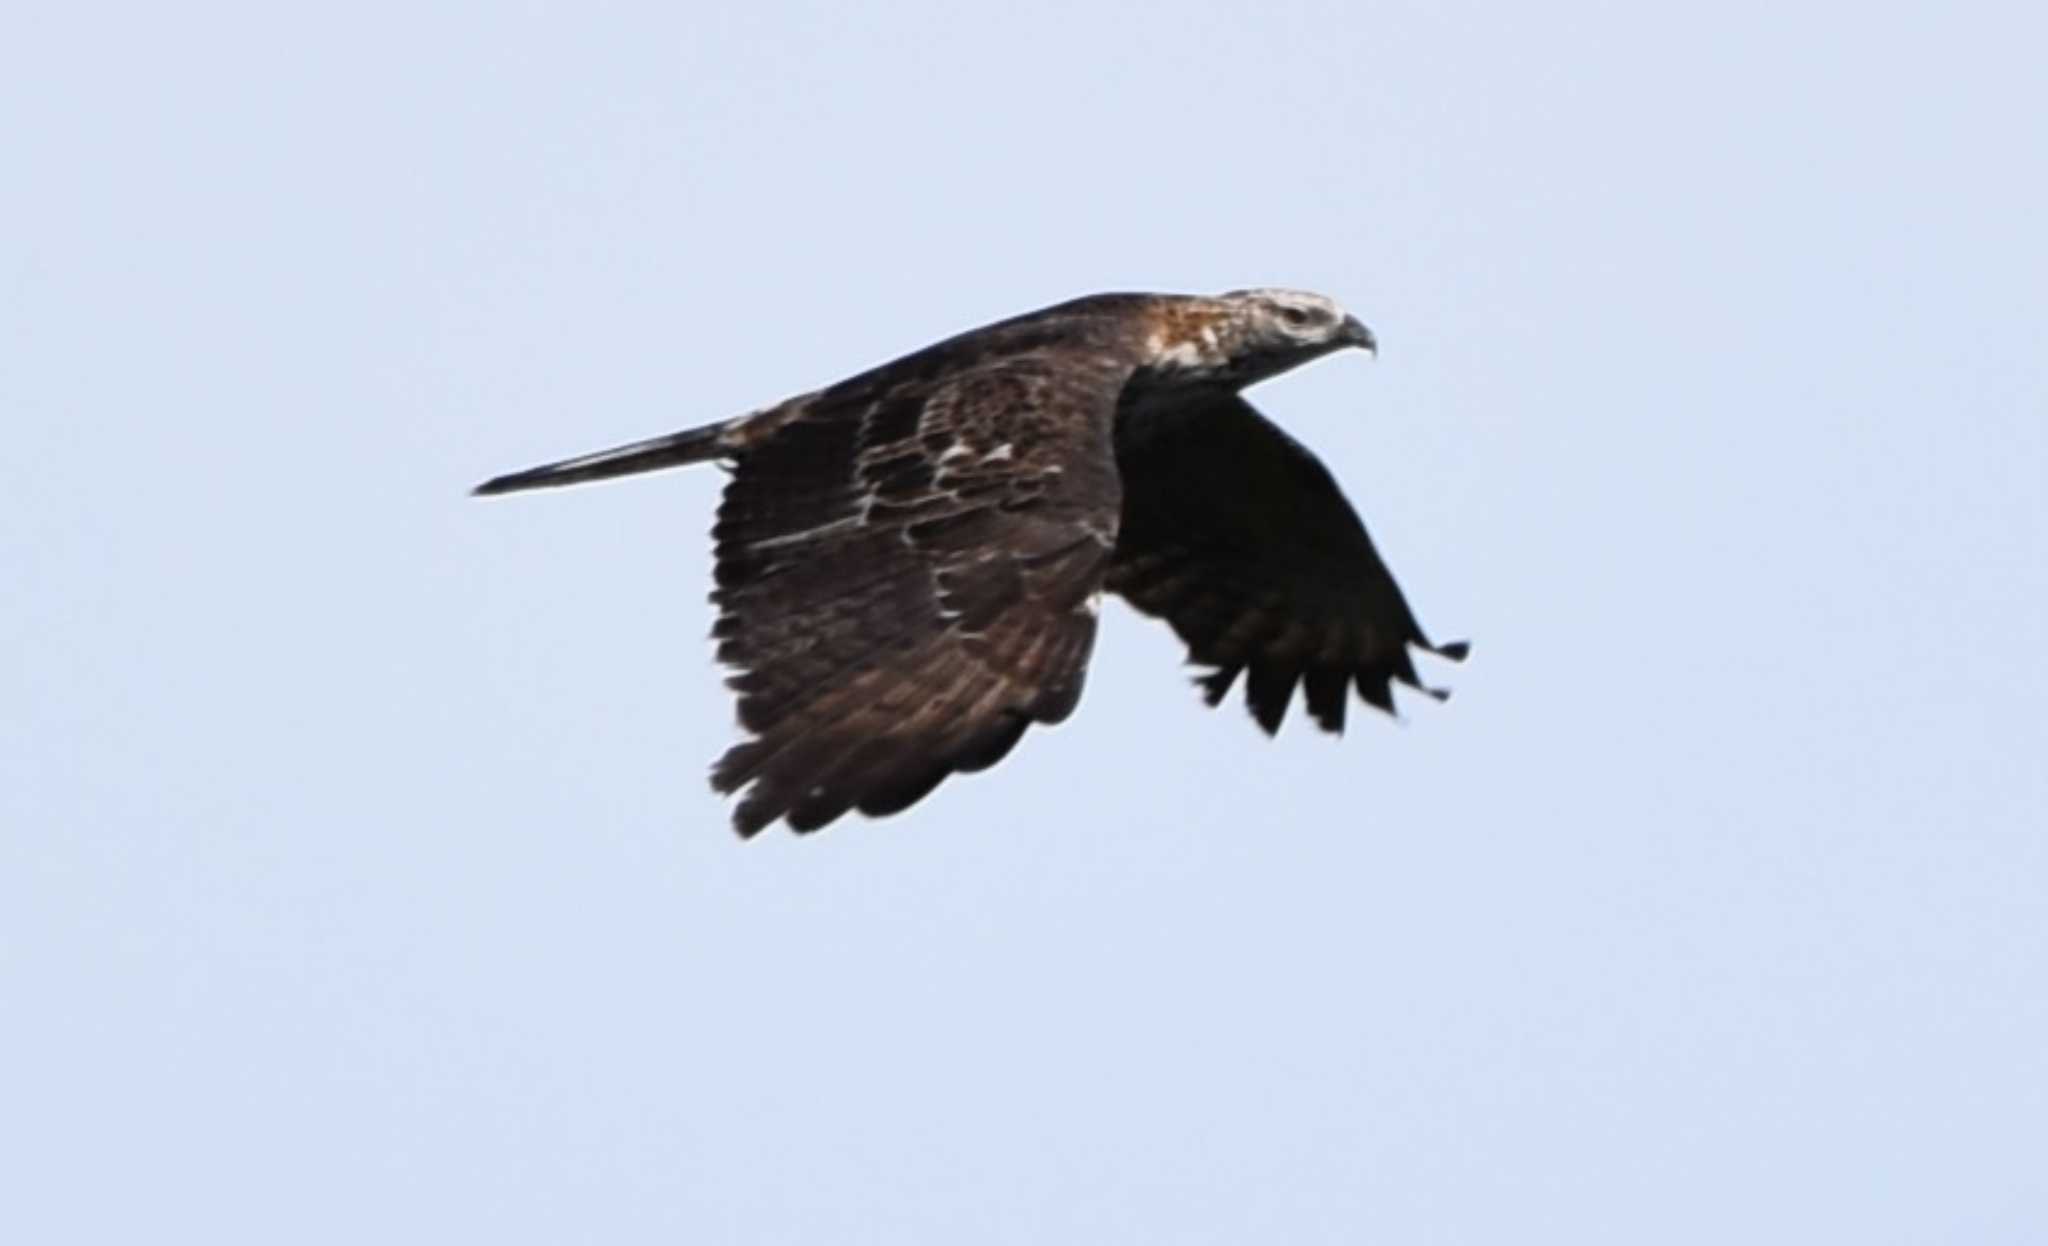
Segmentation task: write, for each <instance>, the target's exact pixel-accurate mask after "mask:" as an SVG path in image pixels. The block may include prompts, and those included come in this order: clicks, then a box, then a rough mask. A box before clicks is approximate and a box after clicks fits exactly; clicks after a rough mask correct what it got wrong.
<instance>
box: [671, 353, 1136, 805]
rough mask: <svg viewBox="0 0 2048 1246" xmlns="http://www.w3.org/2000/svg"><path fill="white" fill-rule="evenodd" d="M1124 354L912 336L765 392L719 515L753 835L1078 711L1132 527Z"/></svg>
mask: <svg viewBox="0 0 2048 1246" xmlns="http://www.w3.org/2000/svg"><path fill="white" fill-rule="evenodd" d="M1128 372H1129V368H1128V365H1124V364H1119V363H1117V362H1116V361H1115V360H1114V359H1112V358H1111V357H1109V356H1107V355H1094V354H1088V353H1079V352H1069V353H1067V354H1064V355H1059V356H1057V357H1055V356H1053V355H1050V354H1037V353H1025V354H1009V355H998V356H995V357H990V358H984V359H983V360H981V361H978V362H974V363H971V364H969V365H967V366H964V367H962V366H955V367H951V368H946V369H933V368H928V367H922V366H919V361H918V359H917V357H911V358H909V359H906V360H904V361H901V362H900V363H899V365H897V366H893V367H890V368H884V369H882V370H880V371H878V372H874V373H869V374H866V375H864V376H861V377H856V378H854V379H853V380H851V381H848V382H845V383H842V384H841V385H838V386H834V387H832V388H830V389H827V390H823V391H820V392H819V393H817V394H813V395H810V396H807V397H804V398H799V399H795V400H793V401H792V402H791V403H790V404H787V405H786V407H785V408H784V409H782V410H778V411H771V412H768V413H764V414H765V415H767V416H769V417H772V418H771V419H770V420H769V421H767V422H768V423H769V424H770V425H771V426H772V431H770V432H769V433H767V435H765V436H762V437H761V438H760V439H759V440H758V442H756V443H755V444H751V445H748V446H747V447H746V448H745V449H744V450H741V451H739V452H737V453H735V454H733V455H732V458H733V461H734V474H733V478H732V480H731V481H730V482H729V483H728V484H727V486H726V490H725V497H724V501H723V503H722V505H721V506H720V508H719V512H718V522H717V525H716V527H715V528H714V529H713V536H714V538H715V540H716V542H717V571H716V574H717V588H716V590H715V591H714V592H713V593H712V600H713V601H714V602H715V603H716V604H717V606H718V609H719V618H718V622H717V624H716V626H715V628H714V631H713V634H714V636H715V637H716V638H717V639H718V642H719V649H718V652H719V657H720V658H721V659H722V660H723V661H725V662H726V663H728V664H729V665H731V666H732V667H734V668H735V669H736V672H737V673H735V674H734V675H733V676H732V678H731V679H730V680H729V682H730V684H731V686H732V687H733V689H734V690H735V691H736V692H737V693H738V694H739V720H740V724H741V726H743V727H744V728H745V729H746V730H747V731H749V732H750V733H752V735H753V737H754V738H752V739H750V740H747V741H745V742H743V743H741V744H739V745H737V746H735V747H734V748H733V749H731V750H730V751H729V752H727V753H726V755H725V756H724V757H723V758H722V759H721V760H720V761H719V762H718V764H717V765H716V766H715V767H714V769H713V772H712V784H713V786H714V787H716V788H717V789H718V790H719V791H721V792H734V791H739V790H740V789H742V788H744V789H746V790H745V795H744V796H743V798H742V800H741V801H740V804H739V806H738V808H737V809H736V811H735V812H734V815H733V821H734V825H735V826H736V827H737V828H738V829H739V831H740V832H741V833H742V834H745V835H751V834H753V833H754V832H756V831H758V830H760V829H761V828H762V827H764V826H767V825H768V824H770V823H771V822H773V821H775V820H776V819H777V818H783V819H785V820H786V821H787V822H788V824H789V825H790V827H791V828H792V829H795V830H798V831H808V830H813V829H816V828H818V827H821V826H824V825H825V824H827V823H829V822H831V821H833V820H834V819H836V818H838V817H839V816H841V815H842V814H844V813H845V812H847V810H849V809H858V810H860V811H861V812H863V813H866V814H884V813H893V812H896V811H898V810H901V809H903V808H905V807H907V806H909V805H910V804H912V803H913V802H915V801H917V800H918V799H919V798H921V797H922V796H924V795H925V794H926V793H927V792H929V791H931V790H932V788H934V787H936V786H937V785H938V784H939V783H940V782H941V781H942V780H944V779H945V778H946V776H947V775H949V774H952V773H954V772H956V771H972V770H979V769H982V768H984V767H987V766H990V765H993V764H994V763H995V762H997V761H998V760H1000V759H1001V758H1002V757H1003V756H1004V755H1005V754H1006V753H1008V752H1009V750H1010V749H1011V747H1012V746H1014V745H1015V744H1016V742H1017V740H1018V738H1019V737H1020V736H1022V735H1023V733H1024V730H1025V728H1026V727H1028V726H1029V725H1030V724H1031V723H1033V722H1040V723H1056V722H1059V721H1061V720H1062V719H1064V718H1066V717H1067V715H1068V714H1070V713H1072V712H1073V709H1074V706H1075V703H1076V702H1077V701H1078V700H1079V698H1080V694H1081V684H1082V678H1083V675H1084V673H1085V670H1086V665H1087V661H1088V654H1089V651H1090V649H1091V647H1092V646H1093V643H1094V639H1095V601H1096V596H1097V594H1098V593H1099V591H1100V588H1101V581H1102V574H1103V570H1104V568H1105V567H1106V566H1107V564H1108V561H1109V556H1110V552H1111V549H1112V546H1113V545H1114V542H1115V539H1116V525H1117V518H1118V489H1117V479H1116V472H1115V466H1114V451H1113V448H1112V443H1111V436H1112V434H1111V428H1112V425H1113V422H1114V418H1115V411H1116V403H1117V397H1118V394H1119V391H1120V390H1121V388H1122V385H1123V382H1124V379H1125V377H1126V376H1127V375H1128Z"/></svg>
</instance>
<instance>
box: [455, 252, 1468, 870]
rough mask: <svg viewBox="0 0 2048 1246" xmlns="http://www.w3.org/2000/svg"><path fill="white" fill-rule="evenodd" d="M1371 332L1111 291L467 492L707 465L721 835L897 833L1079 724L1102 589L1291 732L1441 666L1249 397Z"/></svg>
mask: <svg viewBox="0 0 2048 1246" xmlns="http://www.w3.org/2000/svg"><path fill="white" fill-rule="evenodd" d="M1345 346H1361V347H1365V348H1367V349H1371V348H1372V346H1373V340H1372V335H1371V334H1370V333H1369V332H1367V330H1366V329H1365V326H1364V325H1362V324H1360V323H1359V322H1358V321H1357V320H1356V319H1355V318H1353V317H1350V316H1347V315H1345V314H1344V313H1343V311H1342V310H1341V309H1340V308H1338V307H1337V306H1336V304H1334V303H1332V302H1330V301H1329V300H1328V299H1325V298H1322V297H1321V296H1318V295H1312V294H1305V293H1299V292H1293V291H1281V290H1248V291H1240V292H1236V293H1233V294H1227V295H1223V296H1219V297H1215V298H1203V297H1194V296H1181V295H1156V294H1106V295H1095V296H1092V297H1089V298H1083V299H1077V300H1074V301H1072V302H1069V303H1063V304H1060V305H1058V306H1056V307H1050V308H1046V309H1044V310H1042V311H1038V312H1034V313H1031V314H1029V315H1025V316H1019V317H1016V318H1014V319H1011V320H1006V321H1002V322H1000V323H998V324H994V325H990V326H987V327H985V328H982V329H977V330H974V331H972V332H969V333H965V334H961V335H959V336H957V337H953V338H949V339H947V340H946V341H943V342H940V343H938V344H936V345H933V346H929V347H926V348H925V349H923V350H920V351H917V352H915V353H913V354H910V355H906V356H904V357H903V358H901V359H898V360H895V361H893V362H891V363H887V364H883V365H882V366H880V367H878V368H874V369H872V370H870V371H867V372H863V373H861V374H859V375H858V376H854V377H851V378H849V379H847V380H844V381H841V382H839V383H838V384H836V385H831V386H828V387H826V388H824V389H821V390H817V391H814V392H811V393H808V394H802V395H799V396H797V397H794V398H791V399H789V400H788V401H786V402H782V403H779V404H777V405H775V406H772V407H768V408H764V409H762V410H760V411H756V412H753V413H751V414H748V415H744V416H740V417H738V418H736V419H730V420H726V421H723V422H721V423H718V424H712V425H708V426H705V427H702V428H695V429H689V430H685V431H683V432H679V433H674V434H670V435H669V436H666V437H659V438H655V439H653V440H651V441H644V442H638V443H635V444H633V445H629V446H623V447H620V448H618V449H616V450H609V451H604V452H601V453H598V454H593V455H587V456H584V457H582V458H578V459H570V460H566V461H564V462H561V463H555V464H550V465H547V466H544V467H538V468H534V469H531V470H529V471H524V472H518V473H515V474H513V475H509V476H502V477H499V478H497V479H495V480H492V481H489V482H487V483H485V484H484V485H482V486H479V488H478V489H477V492H479V493H504V492H511V491H515V490H521V489H531V488H542V487H547V486H552V485H562V484H573V483H577V482H580V481H585V480H597V479H603V478H606V477H611V476H618V475H626V474H631V473H635V472H643V471H650V470H655V469H658V468H663V467H670V466H677V465H680V464H684V463H693V462H702V461H707V460H718V461H723V462H726V463H728V464H730V466H731V468H732V479H731V480H730V481H729V482H728V484H727V486H726V490H725V498H724V501H723V503H722V504H721V506H720V507H719V511H718V520H717V523H716V525H715V527H714V528H713V537H714V539H715V542H716V548H717V569H716V580H717V587H716V589H715V590H714V591H713V593H712V599H713V601H714V602H715V603H716V604H717V606H718V608H719V618H718V622H717V624H716V626H715V628H714V635H715V636H716V638H717V640H718V645H719V647H718V653H719V657H720V659H721V660H723V661H724V662H725V663H727V664H728V665H729V666H731V667H732V668H733V669H734V672H735V673H734V674H733V676H732V678H731V679H730V681H729V682H730V684H731V686H732V687H733V689H734V690H735V691H736V692H737V693H738V694H739V720H740V724H741V726H742V727H744V728H745V729H746V730H747V731H748V732H749V733H750V734H751V736H752V738H751V739H748V740H746V741H744V742H742V743H740V744H738V745H736V746H735V747H733V748H732V749H731V750H730V751H729V752H727V753H726V755H725V756H724V757H723V758H722V759H720V761H719V762H718V764H717V765H716V766H715V767H714V768H713V772H712V783H713V785H714V786H715V787H716V788H717V789H718V790H719V791H722V792H735V791H740V790H742V789H745V794H744V796H743V798H742V799H741V801H740V804H739V806H738V808H737V809H736V811H735V813H734V816H733V821H734V825H735V826H736V827H737V828H738V829H739V830H740V832H741V833H742V834H748V835H750V834H752V833H754V832H755V831H758V830H760V829H761V828H762V827H764V826H766V825H768V824H769V823H771V822H773V821H775V820H776V819H778V818H781V819H783V820H785V821H787V822H788V824H789V825H790V826H791V827H792V828H794V829H796V830H799V831H806V830H812V829H815V828H817V827H820V826H823V825H825V824H826V823H828V822H831V821H832V820H834V819H835V818H837V817H839V816H840V815H841V814H843V813H845V812H846V811H847V810H849V809H858V810H860V811H861V812H863V813H867V814H871V815H880V814H886V813H893V812H896V811H898V810H901V809H903V808H905V807H907V806H909V805H910V804H912V803H913V802H915V801H917V800H918V799H920V798H921V797H923V796H924V795H925V794H926V793H928V792H929V791H930V790H931V789H932V788H933V787H935V786H937V785H938V783H939V782H941V781H942V780H943V779H945V777H946V776H947V775H949V774H951V773H954V772H956V771H972V770H979V769H982V768H984V767H987V766H990V765H993V764H994V763H995V762H996V761H998V760H1000V759H1001V758H1002V757H1003V756H1004V755H1005V754H1006V753H1007V752H1008V751H1009V750H1010V748H1011V747H1012V746H1013V745H1015V743H1016V742H1017V739H1018V738H1019V737H1020V736H1021V735H1022V734H1023V732H1024V730H1025V729H1026V728H1027V727H1028V726H1029V725H1030V724H1031V723H1033V722H1041V723H1056V722H1059V721H1061V720H1062V719H1064V718H1066V717H1067V715H1068V714H1070V713H1071V712H1072V711H1073V709H1074V706H1075V703H1076V702H1077V701H1078V700H1079V698H1080V694H1081V685H1082V679H1083V676H1084V674H1085V671H1086V667H1087V662H1088V655H1089V651H1090V648H1091V647H1092V645H1093V642H1094V638H1095V627H1096V611H1097V608H1098V603H1099V601H1100V598H1101V594H1102V593H1103V592H1104V591H1105V590H1107V591H1110V592H1115V593H1118V594H1120V595H1121V596H1123V597H1124V598H1125V599H1126V600H1128V601H1130V602H1131V603H1132V604H1133V605H1134V606H1136V607H1137V608H1138V609H1139V610H1141V611H1143V612H1145V613H1147V614H1152V615H1156V616H1159V617H1162V618H1164V619H1166V620H1167V622H1168V623H1169V624H1171V625H1172V627H1173V628H1174V630H1175V631H1176V632H1177V633H1179V635H1180V637H1181V638H1182V640H1184V641H1185V642H1186V643H1187V644H1188V647H1189V657H1190V660H1191V661H1194V662H1198V663H1202V664H1205V665H1208V666H1211V667H1213V668H1214V670H1213V671H1212V672H1211V673H1210V674H1208V675H1207V676H1205V677H1204V678H1203V680H1202V683H1203V685H1204V687H1205V689H1206V691H1207V695H1208V699H1209V702H1210V704H1212V705H1213V704H1215V703H1216V702H1218V701H1220V700H1221V699H1222V697H1223V696H1224V694H1225V693H1227V692H1228V691H1229V689H1230V686H1231V685H1232V683H1233V682H1234V681H1235V680H1236V678H1237V676H1238V675H1239V674H1240V673H1244V674H1246V676H1247V680H1246V683H1247V687H1246V697H1247V702H1248V704H1249V705H1250V707H1251V710H1252V713H1253V715H1254V716H1255V717H1256V718H1257V719H1258V721H1259V723H1260V725H1261V726H1263V727H1264V728H1265V729H1266V730H1267V731H1269V732H1271V731H1274V730H1276V729H1277V728H1278V727H1279V724H1280V721H1281V718H1282V716H1283V715H1284V714H1285V712H1286V708H1287V704H1288V702H1289V700H1291V698H1292V695H1293V690H1294V687H1295V685H1296V684H1297V683H1299V684H1301V685H1302V687H1303V689H1304V696H1305V699H1306V701H1307V704H1308V708H1309V712H1310V714H1311V715H1312V716H1313V717H1314V718H1315V719H1316V721H1317V722H1318V723H1319V724H1320V725H1321V726H1323V727H1324V728H1325V729H1326V730H1331V731H1341V730H1342V729H1343V724H1344V717H1345V706H1346V703H1347V701H1348V700H1349V692H1350V689H1351V688H1352V687H1353V686H1355V687H1356V688H1357V689H1358V691H1359V693H1360V695H1361V696H1363V697H1364V699H1365V700H1366V701H1368V702H1369V703H1371V704H1373V705H1375V706H1378V707H1379V708H1381V709H1391V707H1392V697H1391V691H1390V685H1391V683H1392V682H1394V681H1400V682H1403V683H1407V684H1409V685H1411V686H1415V687H1420V684H1419V683H1418V681H1417V679H1416V675H1415V669H1414V666H1413V663H1412V661H1411V659H1410V657H1409V654H1408V648H1409V646H1411V645H1413V646H1416V647H1420V648H1423V649H1428V650H1431V651H1433V652H1436V653H1440V654H1443V655H1444V656H1448V657H1454V658H1456V657H1462V656H1463V653H1464V648H1463V646H1462V645H1446V646H1442V647H1436V646H1432V645H1431V644H1430V643H1429V641H1428V640H1427V639H1426V637H1425V636H1424V635H1423V633H1422V630H1421V628H1420V627H1419V626H1417V624H1416V622H1415V619H1414V617H1413V615H1412V614H1411V613H1410V612H1409V610H1408V606H1407V604H1406V602H1405V601H1403V599H1402V597H1401V593H1400V590H1399V589H1398V588H1397V587H1396V586H1395V584H1394V581H1393V579H1392V577H1391V576H1390V575H1389V574H1388V573H1387V570H1386V568H1385V567H1384V566H1383V565H1382V564H1381V562H1380V560H1379V557H1378V555H1377V554H1376V553H1375V552H1374V550H1373V547H1372V543H1371V541H1370V540H1369V539H1368V538H1367V536H1366V533H1365V528H1364V526H1363V525H1362V524H1361V523H1360V522H1359V520H1358V517H1357V516H1356V514H1354V513H1353V512H1352V510H1351V508H1350V506H1349V505H1348V504H1346V502H1345V501H1344V498H1343V495H1342V494H1341V493H1340V492H1339V491H1338V489H1337V486H1336V485H1335V483H1334V482H1333V481H1332V480H1331V479H1330V476H1329V473H1328V472H1327V471H1326V470H1325V469H1324V468H1323V466H1322V465H1321V464H1320V463H1319V462H1317V461H1316V459H1315V457H1314V456H1313V455H1311V454H1310V453H1309V452H1308V451H1307V450H1305V449H1303V448H1302V447H1301V446H1300V445H1298V444H1296V443H1295V442H1294V441H1293V440H1292V439H1291V438H1289V437H1288V436H1287V435H1286V434H1284V433H1282V432H1281V431H1280V430H1279V429H1278V428H1276V427H1274V426H1273V425H1272V424H1270V423H1268V422H1267V421H1266V420H1265V419H1263V418H1262V417H1261V416H1260V415H1259V414H1258V413H1257V412H1256V411H1254V410H1253V409H1252V408H1251V407H1250V405H1249V404H1247V403H1245V402H1244V400H1243V399H1242V398H1240V397H1239V396H1238V391H1239V390H1240V389H1242V388H1243V387H1244V386H1246V385H1249V384H1253V383H1255V382H1257V381H1259V380H1263V379H1265V378H1267V377H1269V376H1273V375H1276V374H1277V373H1279V372H1283V371H1286V370H1287V369H1289V368H1292V367H1295V366H1298V365H1299V364H1301V363H1304V362H1307V361H1308V360H1310V359H1314V358H1316V357H1318V356H1320V355H1323V354H1327V353H1329V352H1331V351H1333V350H1337V349H1340V348H1342V347H1345Z"/></svg>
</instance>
